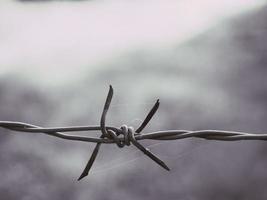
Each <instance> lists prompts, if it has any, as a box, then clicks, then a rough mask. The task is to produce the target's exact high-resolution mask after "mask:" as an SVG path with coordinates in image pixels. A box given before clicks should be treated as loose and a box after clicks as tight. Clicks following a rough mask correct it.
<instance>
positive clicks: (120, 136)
mask: <svg viewBox="0 0 267 200" xmlns="http://www.w3.org/2000/svg"><path fill="white" fill-rule="evenodd" d="M112 97H113V88H112V86H110V88H109V92H108V95H107V98H106V102H105V104H104V108H103V112H102V115H101V120H100V126H69V127H52V128H43V127H40V126H36V125H33V124H28V123H24V122H14V121H0V127H2V128H5V129H9V130H12V131H19V132H29V133H44V134H47V135H50V136H54V137H58V138H61V139H66V140H73V141H81V142H91V143H96V146H95V148H94V150H93V152H92V154H91V157H90V159H89V161H88V162H87V164H86V167H85V168H84V170H83V172H82V174H81V175H80V177H79V178H78V180H81V179H83V178H84V177H86V176H87V175H88V174H89V171H90V169H91V167H92V165H93V163H94V161H95V159H96V157H97V155H98V152H99V149H100V147H101V144H102V143H104V144H113V143H115V144H116V145H117V146H118V147H119V148H123V147H124V146H125V145H127V146H129V145H131V144H133V145H134V146H136V147H137V148H138V149H139V150H140V151H142V152H143V153H144V154H145V155H147V156H148V157H150V158H151V159H152V160H153V161H155V162H156V163H157V164H159V165H160V166H161V167H163V168H164V169H166V170H170V169H169V167H168V166H167V165H166V164H165V163H164V162H163V161H162V160H161V159H160V158H158V157H157V156H156V155H154V154H153V153H152V152H150V151H149V149H147V148H145V147H144V146H143V145H142V144H141V143H139V141H140V140H146V139H150V140H179V139H185V138H192V137H195V138H202V139H206V140H221V141H237V140H267V134H252V133H246V132H236V131H223V130H198V131H189V130H164V131H156V132H150V133H144V134H141V132H142V130H143V129H144V128H145V127H146V125H147V124H148V123H149V121H150V120H151V119H152V117H153V116H154V114H155V113H156V111H157V110H158V108H159V105H160V103H159V100H157V101H156V103H155V105H154V106H153V108H152V109H151V110H150V112H149V113H148V115H147V116H146V118H145V120H144V121H143V122H142V123H141V125H140V126H139V128H137V129H136V131H134V128H133V127H128V126H127V125H122V126H121V127H120V128H116V127H113V126H106V115H107V113H108V110H109V106H110V104H111V100H112ZM81 131H101V133H102V134H101V136H100V137H99V138H96V137H90V136H80V135H72V134H67V132H81Z"/></svg>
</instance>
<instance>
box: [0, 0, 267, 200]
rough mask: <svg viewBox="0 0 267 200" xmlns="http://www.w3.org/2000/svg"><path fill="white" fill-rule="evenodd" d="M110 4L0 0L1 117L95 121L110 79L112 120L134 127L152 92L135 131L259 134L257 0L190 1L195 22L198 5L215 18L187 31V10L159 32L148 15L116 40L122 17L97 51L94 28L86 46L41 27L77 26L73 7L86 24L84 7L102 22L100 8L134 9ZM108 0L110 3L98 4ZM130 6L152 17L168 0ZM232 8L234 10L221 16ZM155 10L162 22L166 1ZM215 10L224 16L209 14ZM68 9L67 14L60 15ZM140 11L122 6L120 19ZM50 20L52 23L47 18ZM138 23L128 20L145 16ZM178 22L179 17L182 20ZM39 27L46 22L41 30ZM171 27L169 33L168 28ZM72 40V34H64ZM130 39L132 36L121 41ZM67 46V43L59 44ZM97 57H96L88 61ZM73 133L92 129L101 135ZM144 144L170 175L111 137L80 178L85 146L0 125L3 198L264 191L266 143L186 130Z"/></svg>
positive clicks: (263, 14) (266, 51) (262, 47)
mask: <svg viewBox="0 0 267 200" xmlns="http://www.w3.org/2000/svg"><path fill="white" fill-rule="evenodd" d="M110 2H111V3H110ZM110 2H109V1H100V2H98V3H97V4H95V3H94V1H92V2H91V1H90V2H88V1H79V2H75V1H73V2H68V1H51V2H46V3H43V2H38V3H34V2H33V0H32V2H30V3H29V2H27V1H14V2H13V1H12V2H11V1H6V2H4V1H3V2H2V3H1V4H0V10H1V11H3V12H2V14H0V15H1V19H0V46H1V43H2V46H1V47H0V54H1V55H0V69H1V70H0V71H1V73H0V74H1V75H0V120H15V121H22V122H26V123H33V124H36V125H40V126H45V127H52V126H64V125H66V126H67V125H94V124H98V123H99V120H100V115H101V111H102V107H103V104H104V101H105V98H106V94H107V91H108V85H109V84H112V85H113V87H114V90H115V96H114V99H113V102H112V106H111V109H110V112H109V113H108V119H107V122H108V124H110V125H114V126H120V125H121V124H128V125H132V126H134V127H137V126H138V125H139V124H140V122H141V120H142V119H143V118H144V117H145V115H146V113H147V112H148V111H149V109H150V108H151V107H152V106H153V104H154V102H155V100H156V99H158V98H159V99H160V101H161V106H160V109H159V111H158V113H157V114H156V116H155V117H154V118H153V120H152V121H151V123H150V124H149V126H148V127H147V128H146V129H145V131H144V132H149V131H156V130H165V129H188V130H201V129H223V130H235V131H245V132H252V133H265V132H266V130H267V124H266V116H267V104H266V102H267V101H266V100H267V95H266V92H267V81H266V75H267V71H266V70H267V68H266V64H267V43H266V41H267V39H266V36H267V23H266V20H267V7H266V6H265V3H262V2H261V3H260V4H259V5H257V6H255V7H253V8H252V7H251V8H250V6H251V5H248V6H247V7H242V9H241V7H240V8H239V7H238V4H236V5H232V4H231V3H229V2H228V4H229V5H226V4H227V3H225V5H224V4H223V3H221V4H222V5H220V6H222V7H221V9H222V10H223V9H225V12H223V11H220V6H218V7H215V8H214V10H212V6H211V7H209V6H208V5H210V4H212V3H211V2H209V1H203V2H201V3H199V5H195V6H196V7H194V4H192V5H190V6H189V10H188V11H187V12H189V13H194V12H195V11H198V8H197V6H201V5H203V9H202V11H201V12H200V11H199V13H197V14H196V15H194V17H195V18H193V19H195V20H196V19H198V18H199V19H202V18H205V17H204V15H205V13H206V12H207V13H208V12H212V11H213V12H214V13H215V14H214V15H211V16H208V18H207V19H210V20H211V21H212V23H209V24H207V25H205V26H204V25H203V26H200V28H196V29H192V30H190V29H189V31H188V32H187V31H186V30H187V28H188V27H187V25H188V26H189V25H190V23H192V22H191V21H190V20H188V21H187V17H188V16H187V15H186V13H187V12H185V13H183V14H184V19H178V18H177V19H174V21H173V22H172V23H173V24H176V22H177V27H176V29H171V31H170V32H164V30H160V27H161V25H162V24H164V23H165V22H164V21H163V22H158V24H157V21H153V20H152V19H149V20H148V22H151V24H153V23H155V24H154V25H151V26H152V28H151V29H152V30H151V32H149V30H150V28H149V27H148V28H147V29H145V31H148V32H147V33H149V34H151V36H150V35H149V34H148V36H144V35H142V29H141V30H136V34H140V35H141V36H140V37H135V36H133V37H132V36H131V37H130V39H129V38H127V36H125V37H126V39H125V41H123V45H121V44H122V43H120V42H118V41H122V40H123V39H124V35H127V34H128V33H126V32H127V31H130V30H132V29H131V28H129V27H131V23H129V24H125V25H123V24H120V23H119V25H118V27H116V28H121V31H118V32H116V31H114V32H112V29H113V28H112V26H111V28H110V29H105V28H104V31H105V30H111V32H112V34H115V36H114V35H113V36H110V41H111V42H112V41H114V44H112V45H110V46H111V47H110V46H109V43H103V47H101V48H100V47H99V46H97V45H98V44H99V45H100V46H101V44H102V43H101V40H102V39H103V38H106V36H109V32H104V33H103V32H101V34H102V36H103V37H102V38H101V36H99V35H98V34H100V33H99V32H97V31H95V30H94V29H92V30H90V27H89V29H88V30H87V29H86V30H85V32H86V33H89V32H91V31H92V32H93V33H94V34H92V35H93V36H92V35H89V36H88V40H89V41H94V40H95V39H96V40H99V41H96V44H97V45H96V44H94V45H92V46H90V43H88V44H87V43H86V41H84V43H86V44H87V46H86V45H85V44H84V43H83V40H85V38H86V37H87V36H86V34H85V36H82V35H81V37H82V38H80V39H79V38H75V37H78V36H80V35H79V34H78V35H74V36H73V35H71V34H70V35H69V36H68V34H69V32H68V30H64V29H62V30H61V27H59V28H55V30H53V29H52V30H51V29H49V28H53V27H57V25H58V24H61V22H63V21H64V23H65V24H66V25H64V26H63V28H66V27H69V30H72V29H77V30H76V31H77V32H79V31H82V30H80V29H79V28H80V26H79V25H77V26H75V24H76V21H75V20H76V18H75V16H76V14H77V13H76V14H73V13H72V12H71V9H72V8H73V9H74V11H73V12H74V13H75V12H76V11H77V12H78V11H79V12H82V13H84V18H82V17H81V16H83V15H79V17H80V18H79V19H81V20H82V22H79V23H85V22H86V21H87V20H89V21H90V20H92V19H89V18H88V19H87V18H86V17H87V15H86V14H85V13H88V12H91V11H93V10H96V12H97V13H98V14H96V16H99V17H100V18H101V16H103V15H105V14H104V13H105V12H112V11H116V13H109V15H110V16H113V15H116V16H117V17H118V16H119V17H120V14H118V13H117V12H118V11H120V10H121V12H122V14H123V13H124V14H125V13H127V12H128V11H129V12H130V11H131V8H132V7H131V5H130V4H127V3H125V2H119V1H118V2H116V1H110ZM126 2H127V1H126ZM182 2H183V1H181V2H180V3H181V6H183V3H182ZM248 2H249V1H248ZM109 3H110V7H109V6H107V7H105V6H106V4H107V5H109ZM135 3H136V5H135ZM135 3H134V5H132V6H133V9H134V10H135V11H138V9H139V7H138V6H140V7H142V6H146V5H149V3H151V7H145V8H144V7H142V9H141V10H142V12H144V11H147V13H146V12H144V13H141V14H140V15H141V16H142V17H144V16H148V17H149V14H150V12H151V10H153V9H154V6H155V5H156V6H158V7H156V8H155V9H159V10H160V9H161V5H164V4H165V3H162V2H161V1H156V3H155V5H153V2H146V3H141V2H139V1H137V2H135ZM161 3H162V4H161ZM168 3H170V5H172V4H173V3H175V1H170V2H167V3H166V4H165V5H167V4H168ZM217 3H218V2H217ZM255 3H256V1H255ZM120 4H121V6H120ZM233 4H234V3H233ZM248 4H249V3H248ZM252 4H253V3H252ZM175 5H176V4H175ZM177 5H178V7H179V5H180V4H177ZM212 5H213V6H214V3H213V4H212ZM101 6H103V7H101ZM113 6H114V7H115V9H113ZM127 6H128V7H127ZM231 6H233V8H232V11H231V12H229V13H228V11H227V9H228V10H229V9H230V8H231ZM77 7H78V8H79V9H80V10H79V9H77ZM101 8H106V9H105V10H103V13H102V14H103V15H102V14H101V12H102V11H99V9H101ZM107 8H110V9H111V10H109V9H107ZM75 9H77V10H75ZM164 9H166V10H164V11H163V10H162V13H156V14H157V15H159V16H158V17H159V18H163V19H164V20H165V18H164V17H166V15H168V9H170V10H172V9H171V8H169V7H166V8H165V7H164ZM199 9H200V8H199ZM205 9H206V10H205ZM216 9H217V10H216ZM174 10H175V9H174ZM200 10H201V9H200ZM216 12H218V13H219V12H221V13H225V14H222V15H216ZM29 13H30V14H29ZM40 13H41V14H40ZM99 13H100V14H99ZM227 13H228V14H227ZM72 14H73V15H74V18H75V19H74V21H71V22H69V21H68V20H69V18H70V16H71V15H72ZM160 14H162V15H160ZM54 15H55V16H54ZM109 15H107V17H106V18H107V19H108V18H109ZM131 15H132V16H131ZM138 15H139V14H138V13H137V14H136V13H134V14H133V13H131V12H130V14H129V15H127V16H126V19H125V21H126V20H128V18H129V19H130V18H131V17H136V16H138ZM172 15H173V17H175V16H176V14H175V12H174V13H170V16H172ZM24 16H25V17H24ZM35 16H36V18H35ZM53 16H54V17H55V21H56V22H55V25H54V26H52V25H51V24H46V23H48V22H49V23H54V22H53V21H54V20H53ZM58 16H61V18H59V17H58ZM76 17H77V16H76ZM121 17H122V18H123V16H121ZM127 17H128V18H127ZM48 18H49V20H50V21H49V20H48V21H46V20H47V19H48ZM101 19H102V18H101ZM107 19H105V20H103V21H101V20H98V18H96V19H94V20H93V21H95V24H94V25H92V26H93V27H97V26H98V24H99V26H103V27H106V25H107V26H108V24H105V23H108V22H109V21H108V20H107ZM57 20H63V21H61V22H58V21H57ZM83 20H84V21H83ZM116 20H117V21H116V22H120V20H124V19H121V18H119V19H116ZM138 20H141V18H140V19H138ZM138 20H137V21H135V22H136V23H137V25H133V26H134V27H133V28H136V27H139V25H138V23H139V22H140V23H142V22H141V21H138ZM144 20H146V19H144ZM150 20H152V21H150ZM155 20H158V19H155ZM170 21H172V20H170ZM180 21H183V22H184V23H181V24H179V23H178V22H180ZM207 21H209V20H207ZM57 22H58V23H57ZM90 22H92V21H90ZM77 23H78V21H77ZM173 24H171V23H170V25H173ZM31 25H32V26H31ZM145 25H149V23H148V24H145ZM193 25H194V23H193ZM81 26H82V27H83V24H82V25H81ZM88 26H90V24H88ZM157 26H159V27H158V28H159V29H158V31H159V32H158V33H161V31H163V33H164V34H165V35H164V34H163V36H159V37H156V36H155V35H157V32H155V30H157ZM125 27H126V28H125ZM123 28H125V30H124V29H123ZM45 29H49V30H47V32H44V31H45ZM166 29H168V26H166ZM100 30H101V29H100ZM174 30H176V31H177V33H178V32H184V35H182V36H181V37H180V36H179V37H178V35H177V39H175V38H176V36H175V34H176V32H175V31H174ZM27 31H28V32H27ZM61 31H62V32H61ZM94 31H95V32H94ZM124 31H125V32H124ZM133 31H134V30H133ZM172 31H174V32H175V33H174V34H173V35H171V34H169V33H171V32H172ZM26 33H28V34H29V35H27V34H26ZM38 34H39V35H38ZM50 34H52V36H51V37H49V35H50ZM54 34H55V35H56V34H62V36H63V35H65V36H66V35H67V36H66V38H65V39H63V40H62V41H61V40H60V38H61V36H60V35H59V36H58V37H54ZM153 35H154V36H155V38H153V37H154V36H153ZM159 35H160V34H159ZM73 37H74V41H70V39H71V38H73ZM90 37H91V38H90ZM94 37H95V38H94ZM168 37H170V40H168ZM51 38H54V39H55V40H51ZM107 38H109V37H107ZM151 38H152V39H151ZM166 38H167V39H166ZM25 39H28V40H25ZM57 39H59V42H58V40H57ZM131 39H132V41H131V42H132V43H131V42H129V43H128V40H131ZM37 41H38V42H40V43H38V42H37ZM107 41H108V40H107ZM157 41H160V42H159V43H157ZM47 44H48V45H47ZM66 44H68V46H64V45H66ZM49 45H50V46H49ZM79 46H81V50H80V51H79ZM116 46H118V48H119V50H118V49H117V48H116ZM49 47H51V48H49ZM45 48H46V49H45ZM77 48H78V50H77ZM95 48H96V49H95ZM44 49H45V50H44ZM105 49H108V50H107V52H108V53H107V52H105ZM87 50H88V60H86V56H87V55H86V53H87ZM95 51H96V52H97V53H96V54H94V52H95ZM102 53H103V58H102V56H101V55H102ZM94 56H95V57H97V58H96V59H93V58H94ZM91 59H92V60H93V61H91ZM80 60H81V62H79V61H80ZM76 62H77V63H76ZM75 134H78V133H75ZM82 134H91V135H95V136H96V135H97V136H98V135H99V134H100V133H98V132H96V133H82ZM142 143H143V144H144V145H146V146H150V149H151V150H152V151H153V152H154V153H155V154H157V155H159V157H160V158H162V159H163V160H164V161H165V162H166V163H167V164H168V166H169V167H170V168H171V171H170V172H167V171H164V170H163V169H162V168H160V167H159V166H158V165H156V164H155V163H153V162H152V161H151V160H149V159H148V158H147V157H145V156H143V155H142V153H141V152H138V151H137V150H136V149H135V148H134V147H132V146H130V147H125V148H123V149H118V148H117V147H116V146H115V145H103V146H102V148H101V151H100V154H99V157H98V158H97V161H96V163H95V165H94V168H93V170H92V174H90V175H89V176H88V177H87V178H85V179H84V180H82V181H80V182H77V181H76V179H77V178H78V177H79V175H80V173H81V172H82V169H83V167H84V166H85V164H86V162H87V160H88V158H89V156H90V153H91V152H92V149H93V147H94V145H93V144H89V143H88V144H87V143H80V142H71V141H65V140H61V139H58V138H53V137H50V136H47V135H43V134H28V133H19V132H12V131H7V130H4V129H1V131H0V197H1V199H23V200H31V199H32V200H36V199H40V200H42V199H78V200H85V199H111V200H113V199H114V200H115V199H185V200H194V199H203V200H204V199H205V200H206V199H216V200H217V199H218V200H220V199H230V200H236V199H257V200H261V199H262V200H263V199H266V198H267V190H266V184H267V173H266V168H267V159H266V153H267V144H266V142H264V141H236V142H222V141H205V140H201V139H194V138H193V139H186V140H180V141H163V142H158V141H144V142H142Z"/></svg>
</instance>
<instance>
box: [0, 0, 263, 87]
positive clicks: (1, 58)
mask: <svg viewBox="0 0 267 200" xmlns="http://www.w3.org/2000/svg"><path fill="white" fill-rule="evenodd" d="M263 2H264V1H262V0H235V1H231V0H224V1H218V0H217V1H212V0H202V1H192V0H191V1H181V0H179V1H175V0H168V1H166V0H156V1H155V0H154V1H151V0H146V1H141V0H137V1H119V0H112V1H104V0H102V1H101V0H100V1H82V2H52V3H26V4H24V3H21V2H13V1H12V2H9V1H1V3H0V74H5V73H9V72H13V71H16V72H19V73H22V74H26V75H32V74H35V75H36V76H37V77H38V79H39V80H46V81H47V80H48V79H49V80H48V81H47V82H49V81H51V82H60V81H62V80H64V79H66V78H69V76H70V75H71V76H73V77H75V76H81V75H82V74H83V73H84V72H85V71H84V70H86V72H88V69H90V68H91V69H92V70H95V68H96V66H98V65H99V64H100V63H102V62H106V61H107V60H109V59H112V58H114V57H116V56H118V55H120V54H122V53H125V52H129V51H132V50H135V49H152V48H169V47H172V46H174V45H177V44H179V43H181V42H183V41H185V40H188V39H190V38H192V37H194V36H196V35H197V34H199V33H202V32H203V31H205V30H207V29H208V28H209V27H211V26H212V25H214V24H216V23H218V22H219V21H221V20H222V19H224V18H226V17H229V16H232V15H236V14H239V13H243V12H245V11H247V10H251V9H255V8H257V7H260V6H261V5H262V4H263ZM93 66H94V67H93Z"/></svg>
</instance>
